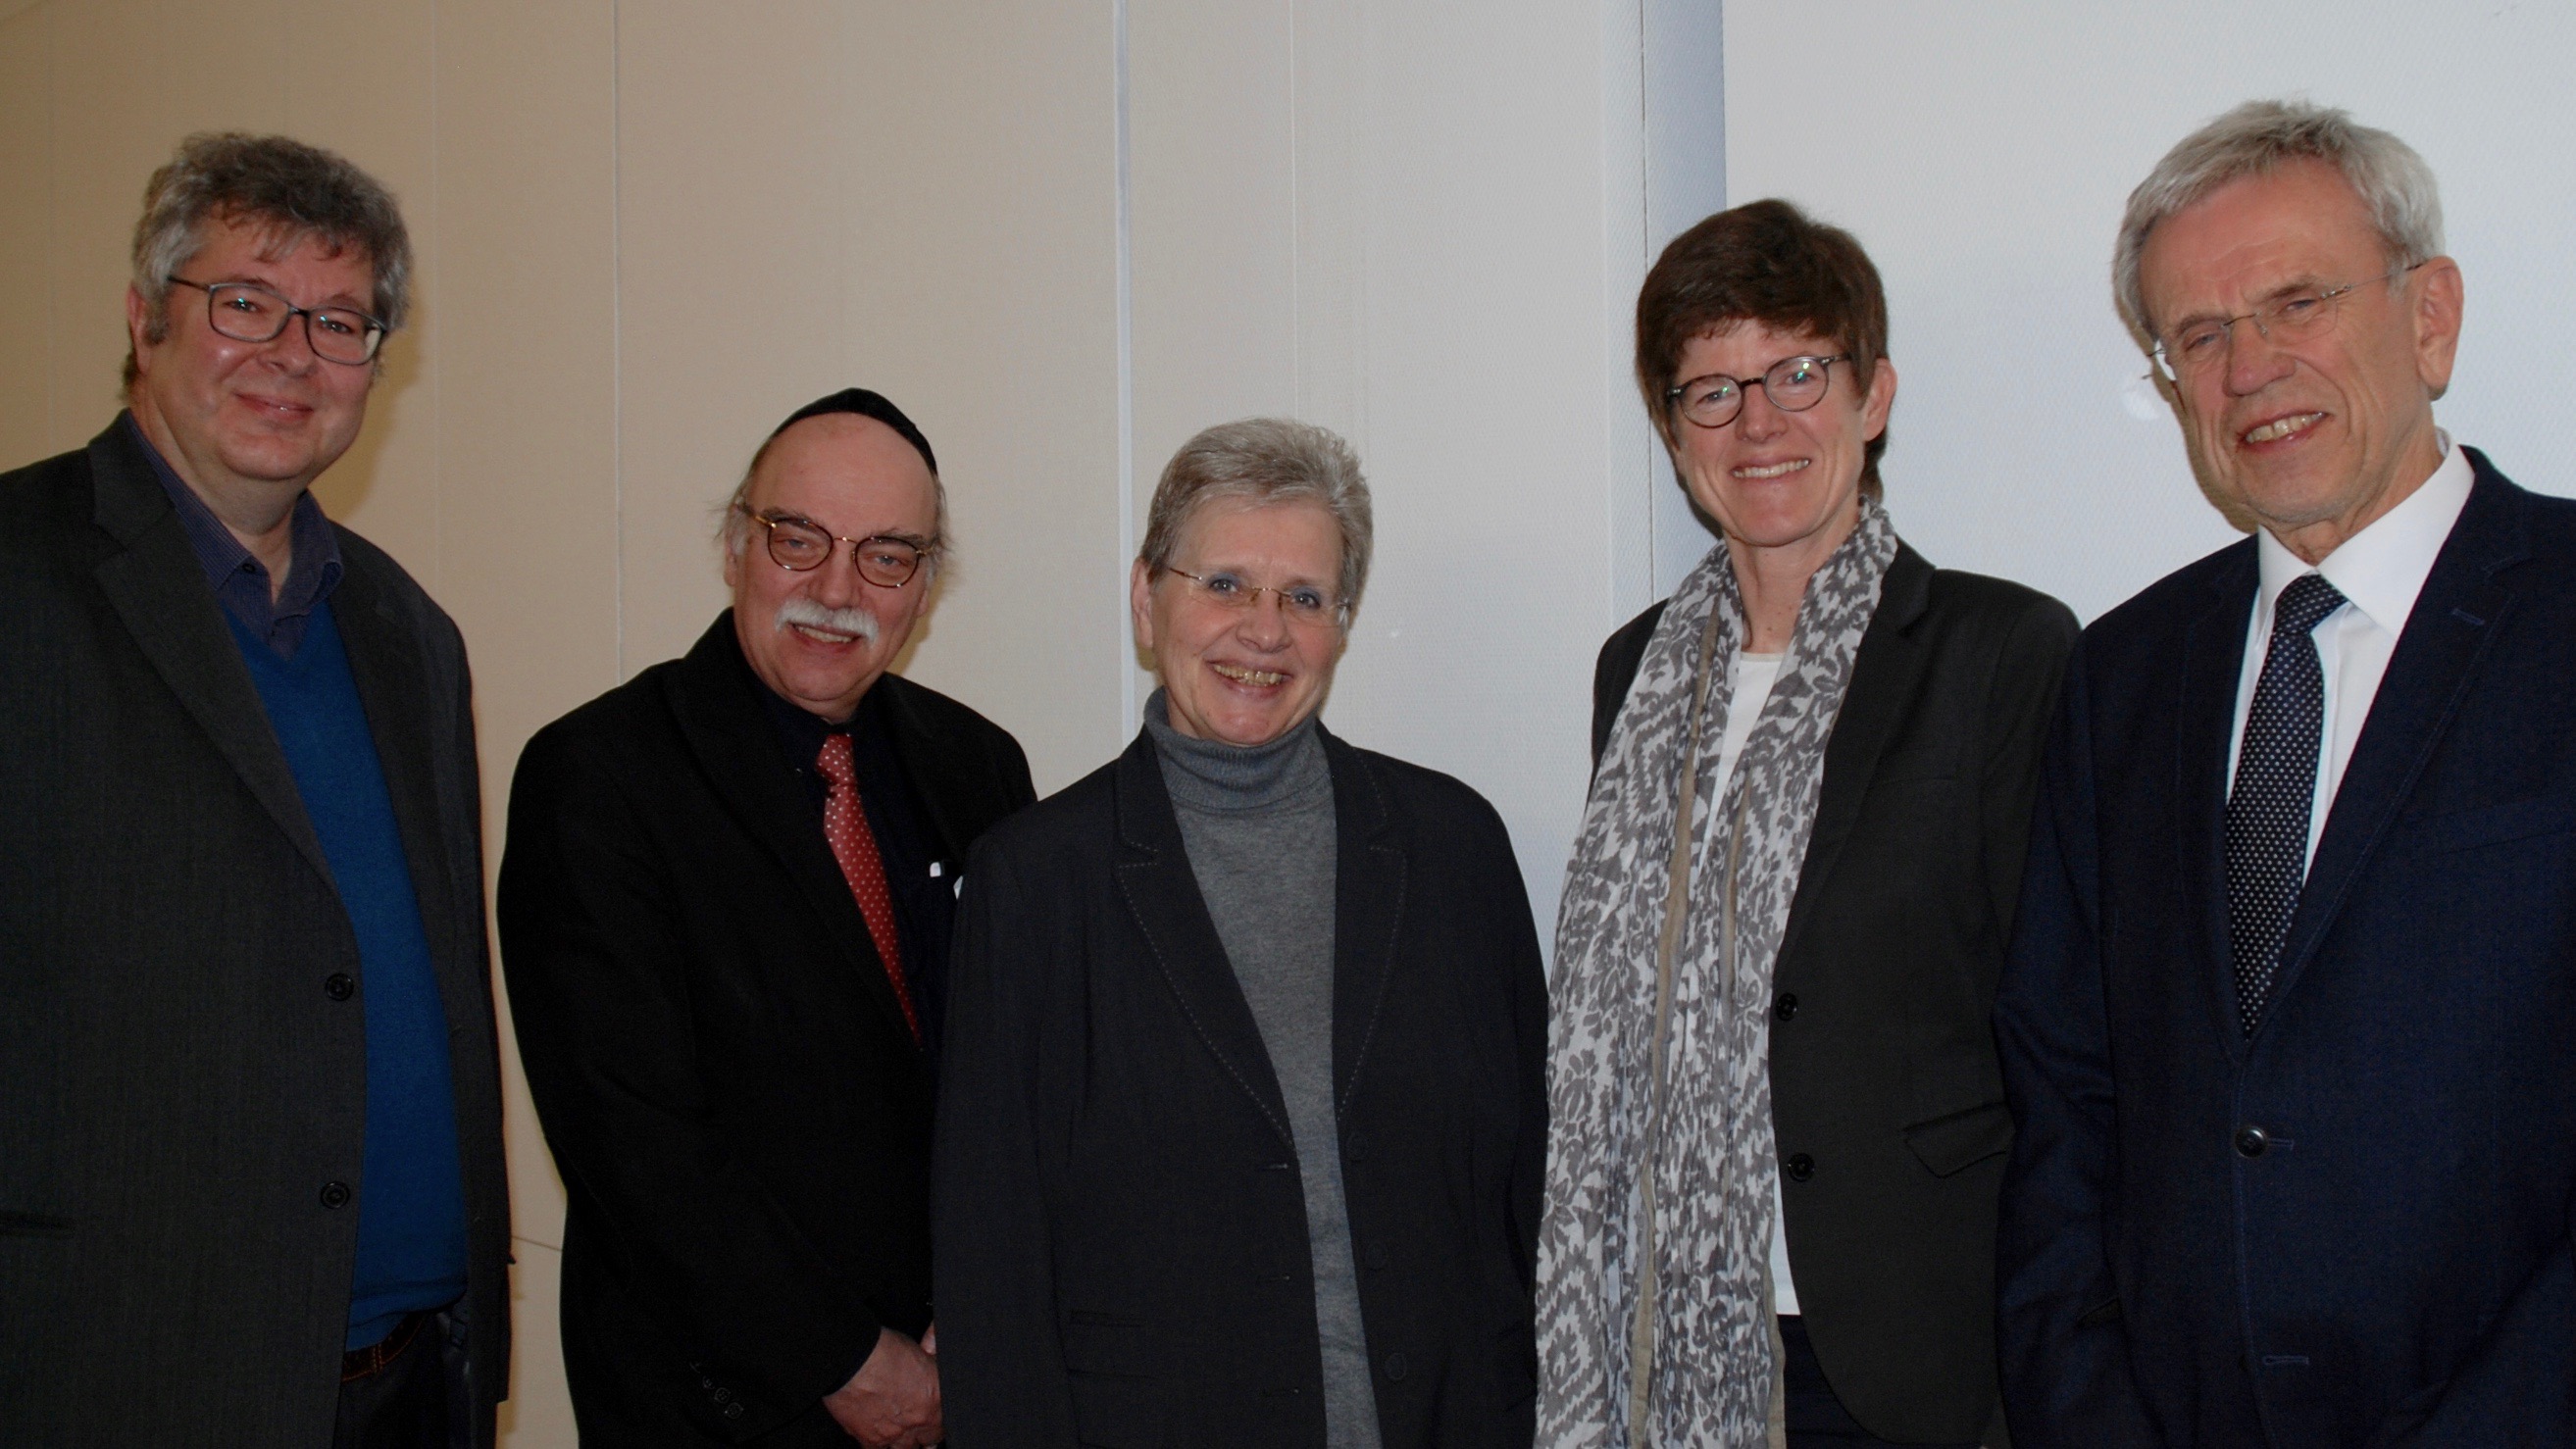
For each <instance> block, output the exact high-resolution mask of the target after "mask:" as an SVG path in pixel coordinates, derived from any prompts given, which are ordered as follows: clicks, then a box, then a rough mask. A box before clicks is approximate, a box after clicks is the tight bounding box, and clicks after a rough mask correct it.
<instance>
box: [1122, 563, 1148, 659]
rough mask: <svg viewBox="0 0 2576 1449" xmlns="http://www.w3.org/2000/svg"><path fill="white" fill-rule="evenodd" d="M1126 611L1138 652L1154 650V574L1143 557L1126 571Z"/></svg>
mask: <svg viewBox="0 0 2576 1449" xmlns="http://www.w3.org/2000/svg"><path fill="white" fill-rule="evenodd" d="M1127 612H1128V615H1129V618H1130V621H1131V622H1132V624H1133V625H1134V628H1135V633H1136V648H1137V650H1138V652H1140V653H1144V654H1151V653H1153V652H1154V576H1153V574H1152V572H1151V571H1149V570H1148V569H1147V568H1146V567H1145V561H1144V560H1143V559H1138V560H1136V565H1135V567H1134V568H1132V569H1129V570H1128V572H1127Z"/></svg>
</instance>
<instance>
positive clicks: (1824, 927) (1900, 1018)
mask: <svg viewBox="0 0 2576 1449" xmlns="http://www.w3.org/2000/svg"><path fill="white" fill-rule="evenodd" d="M1663 607H1664V606H1663V605H1662V604H1657V605H1656V606H1654V607H1653V608H1651V609H1649V610H1647V611H1646V612H1645V613H1644V614H1642V615H1640V616H1638V617H1637V618H1636V619H1635V620H1633V621H1631V622H1630V623H1629V624H1628V625H1627V626H1626V627H1625V628H1622V629H1621V630H1620V631H1619V632H1618V633H1616V634H1613V635H1611V636H1610V642H1609V643H1607V644H1605V645H1603V646H1602V649H1601V660H1600V664H1599V667H1598V668H1597V669H1596V671H1595V673H1594V677H1593V711H1592V750H1593V758H1594V759H1595V761H1598V760H1599V758H1600V754H1601V750H1602V748H1603V747H1604V746H1605V745H1606V744H1607V743H1608V742H1609V738H1610V728H1611V725H1612V723H1613V721H1615V720H1616V719H1617V717H1618V711H1619V707H1620V704H1621V702H1622V701H1624V700H1625V699H1626V698H1627V694H1628V685H1629V683H1630V681H1632V680H1633V679H1634V678H1635V677H1636V673H1637V665H1638V662H1639V661H1640V660H1641V659H1643V658H1644V656H1645V652H1646V642H1647V640H1648V639H1649V638H1650V637H1651V636H1652V635H1653V633H1654V629H1655V624H1656V621H1657V620H1658V619H1660V618H1661V617H1662V614H1663ZM2074 638H2075V616H2074V615H2072V614H2070V613H2068V612H2067V611H2066V606H2065V605H2063V604H2060V603H2058V602H2057V601H2056V600H2054V599H2052V598H2049V597H2048V596H2047V595H2045V594H2039V593H2034V592H2032V591H2031V590H2029V589H2026V588H2023V587H2021V586H2020V585H2018V584H2010V583H2005V582H2003V581H2002V580H2000V579H1989V578H1981V577H1979V576H1977V575H1975V574H1965V573H1956V572H1953V571H1951V570H1948V569H1935V568H1933V567H1932V566H1931V565H1930V564H1928V563H1926V562H1924V561H1923V556H1922V555H1921V554H1918V553H1916V552H1915V551H1914V550H1913V549H1911V548H1907V547H1903V546H1899V548H1898V549H1897V553H1896V560H1895V562H1893V563H1892V564H1890V565H1889V566H1888V571H1887V579H1886V582H1885V584H1884V585H1883V586H1882V587H1881V589H1880V592H1879V602H1878V612H1877V613H1875V614H1873V615H1871V617H1870V621H1869V629H1868V631H1867V632H1866V633H1864V634H1863V635H1862V636H1861V643H1860V652H1859V654H1858V656H1857V657H1856V658H1855V659H1854V660H1853V661H1852V677H1851V685H1850V687H1849V689H1848V690H1847V691H1846V692H1845V693H1844V696H1843V705H1842V713H1841V715H1840V716H1839V717H1838V718H1837V719H1836V721H1835V724H1834V733H1833V737H1832V738H1831V740H1829V741H1828V742H1827V743H1826V746H1825V778H1824V788H1823V793H1822V796H1821V798H1820V799H1819V801H1818V803H1817V807H1816V830H1815V834H1814V835H1813V836H1812V837H1810V839H1809V840H1808V843H1807V858H1806V861H1805V864H1804V865H1803V866H1802V867H1801V868H1800V870H1799V873H1798V891H1797V895H1796V896H1795V897H1794V898H1793V899H1792V902H1791V904H1790V907H1789V925H1788V929H1787V931H1786V933H1785V934H1784V935H1783V936H1782V938H1781V945H1780V955H1779V958H1778V961H1777V963H1776V964H1775V965H1774V967H1773V968H1772V970H1773V986H1772V990H1773V1006H1772V1013H1771V1115H1772V1133H1773V1136H1774V1137H1775V1138H1776V1139H1777V1141H1778V1144H1779V1152H1780V1159H1781V1162H1782V1163H1783V1164H1784V1166H1785V1167H1787V1168H1788V1170H1787V1171H1785V1172H1784V1173H1783V1176H1782V1180H1781V1184H1780V1186H1781V1199H1782V1203H1783V1206H1784V1207H1785V1209H1786V1211H1787V1214H1788V1232H1789V1267H1790V1271H1791V1272H1792V1273H1793V1274H1794V1275H1796V1278H1797V1284H1798V1308H1799V1312H1800V1316H1801V1317H1802V1318H1803V1319H1804V1320H1805V1322H1806V1326H1807V1332H1808V1336H1809V1337H1810V1338H1811V1339H1812V1340H1813V1341H1814V1344H1815V1349H1816V1357H1817V1359H1818V1360H1819V1361H1820V1362H1821V1363H1822V1364H1823V1365H1824V1369H1825V1375H1826V1377H1827V1378H1828V1379H1830V1380H1831V1381H1832V1383H1833V1387H1834V1392H1835V1395H1836V1396H1837V1397H1838V1398H1840V1399H1841V1400H1842V1401H1843V1404H1844V1406H1845V1407H1846V1408H1848V1409H1849V1410H1850V1411H1851V1414H1852V1417H1853V1418H1855V1419H1858V1420H1859V1421H1860V1422H1861V1424H1862V1425H1863V1426H1865V1427H1866V1428H1868V1429H1869V1430H1870V1432H1872V1433H1874V1434H1877V1435H1879V1436H1881V1437H1882V1438H1889V1439H1898V1440H1916V1441H1926V1442H1939V1443H1958V1442H1961V1441H1965V1440H1971V1439H1977V1438H1979V1437H1980V1435H1981V1434H1983V1435H1985V1436H1986V1437H1985V1440H1984V1442H1986V1443H1989V1444H1999V1443H2001V1442H2002V1441H2001V1439H2000V1437H1999V1436H1996V1435H1994V1434H1993V1433H1992V1430H1993V1428H1994V1427H1995V1419H1996V1416H1997V1408H1996V1399H1995V1364H1994V1350H1993V1342H1994V1338H1993V1305H1994V1275H1993V1268H1994V1254H1993V1245H1994V1234H1995V1195H1996V1189H1997V1184H1998V1182H1999V1181H2000V1180H2001V1177H2002V1173H2003V1154H2004V1151H2005V1149H2006V1147H2007V1146H2008V1145H2009V1144H2010V1142H2011V1141H2012V1124H2011V1121H2010V1120H2009V1119H2008V1118H2007V1117H2006V1116H2005V1113H2004V1106H2003V1085H2002V1082H2001V1079H2000V1078H1999V1077H1998V1075H1997V1073H1996V1068H1995V1049H1994V1039H1993V1037H1992V1035H1991V1034H1990V1033H1989V1032H1988V1030H1987V1011H1988V1009H1989V1006H1990V1004H1991V1003H1992V1001H1993V999H1994V990H1995V976H1996V973H1997V972H1998V971H1999V970H2001V968H2002V965H2003V954H2004V944H2005V942H2006V941H2007V940H2008V939H2010V934H2011V926H2012V918H2013V906H2014V897H2015V895H2016V894H2017V892H2018V891H2019V889H2020V885H2021V868H2022V858H2023V854H2024V844H2025V840H2026V838H2027V832H2028V829H2029V822H2030V806H2031V795H2032V792H2033V790H2034V789H2035V787H2036V783H2037V779H2038V773H2039V750H2040V742H2041V740H2042V738H2043V737H2044V736H2045V734H2046V731H2047V724H2048V719H2049V711H2050V708H2051V706H2052V705H2053V704H2054V703H2055V701H2056V698H2057V688H2058V681H2059V677H2060V675H2061V673H2062V670H2063V667H2064V662H2065V658H2066V651H2067V649H2068V647H2069V646H2070V645H2071V644H2072V643H2073V642H2074ZM1801 1157H1803V1158H1805V1159H1806V1161H1805V1163H1804V1164H1803V1165H1804V1166H1806V1167H1807V1169H1808V1173H1809V1175H1808V1176H1806V1177H1805V1178H1804V1179H1803V1180H1802V1179H1801V1178H1800V1177H1799V1176H1798V1174H1797V1171H1796V1167H1797V1166H1799V1165H1801V1164H1798V1163H1797V1162H1796V1161H1795V1160H1796V1159H1798V1158H1801Z"/></svg>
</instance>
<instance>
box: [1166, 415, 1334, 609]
mask: <svg viewBox="0 0 2576 1449" xmlns="http://www.w3.org/2000/svg"><path fill="white" fill-rule="evenodd" d="M1226 498H1240V499H1245V500H1248V501H1251V502H1254V503H1313V504H1318V505H1320V506H1321V507H1322V508H1323V510H1324V511H1325V512H1326V513H1328V514H1330V515H1332V519H1333V526H1334V527H1335V528H1336V529H1338V530H1340V532H1341V536H1342V577H1341V581H1340V589H1341V602H1342V608H1343V616H1342V617H1343V621H1344V622H1345V623H1347V622H1348V621H1349V618H1350V615H1351V614H1352V613H1354V612H1356V611H1357V610H1358V609H1359V605H1360V591H1361V590H1362V589H1364V588H1366V587H1367V586H1368V569H1369V550H1370V548H1371V546H1372V544H1373V542H1374V540H1375V538H1376V527H1377V525H1376V521H1375V516H1374V515H1373V514H1372V513H1371V511H1370V508H1369V488H1368V479H1366V478H1364V477H1362V476H1361V475H1360V459H1359V454H1357V453H1354V452H1352V451H1351V445H1350V444H1348V443H1346V442H1344V441H1342V438H1341V435H1340V434H1338V433H1335V432H1333V431H1332V430H1331V429H1329V428H1319V427H1317V426H1315V425H1314V424H1313V423H1301V422H1298V421H1296V420H1295V419H1293V418H1241V419H1238V420H1236V421H1234V422H1230V423H1219V424H1217V425H1216V426H1215V427H1212V428H1208V429H1205V430H1203V431H1202V432H1200V433H1199V435H1198V436H1197V437H1194V438H1192V439H1190V440H1189V441H1188V442H1186V443H1183V444H1181V448H1180V451H1179V452H1177V453H1174V454H1173V455H1172V461H1170V462H1169V463H1166V464H1164V465H1163V479H1162V481H1161V482H1160V483H1157V484H1155V485H1154V502H1153V506H1152V507H1151V508H1150V509H1148V510H1147V512H1146V515H1145V542H1144V545H1143V546H1142V547H1140V548H1139V549H1137V551H1136V561H1137V562H1138V563H1141V564H1143V565H1144V566H1145V571H1146V572H1147V573H1148V574H1149V575H1159V574H1161V573H1162V572H1163V571H1165V570H1166V569H1169V568H1170V567H1171V566H1172V554H1173V553H1174V551H1176V550H1177V549H1179V547H1180V545H1181V530H1182V528H1183V527H1184V526H1185V525H1187V524H1188V523H1189V521H1190V519H1191V518H1192V517H1193V516H1194V515H1196V514H1197V512H1198V510H1199V509H1200V508H1201V507H1203V506H1205V505H1206V504H1209V503H1213V502H1216V501H1218V500H1220V499H1226Z"/></svg>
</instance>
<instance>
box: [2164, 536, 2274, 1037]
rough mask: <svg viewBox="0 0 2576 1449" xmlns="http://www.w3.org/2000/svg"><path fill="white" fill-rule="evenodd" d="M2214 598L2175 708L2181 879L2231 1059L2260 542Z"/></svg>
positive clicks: (2232, 565) (2195, 635) (2187, 641)
mask: <svg viewBox="0 0 2576 1449" xmlns="http://www.w3.org/2000/svg"><path fill="white" fill-rule="evenodd" d="M2209 582H2210V592H2209V595H2208V600H2207V602H2206V603H2205V604H2204V605H2203V606H2202V608H2201V610H2200V612H2199V613H2197V614H2195V615H2194V616H2193V617H2192V618H2191V620H2190V621H2189V622H2188V623H2186V624H2185V625H2184V626H2183V642H2182V668H2181V669H2180V671H2179V674H2180V678H2179V680H2178V684H2179V687H2180V691H2181V698H2180V700H2179V701H2178V702H2177V704H2176V706H2175V710H2174V776H2173V792H2172V793H2173V809H2174V830H2173V837H2174V847H2175V850H2176V851H2177V852H2178V854H2177V857H2176V860H2175V878H2176V879H2177V880H2178V881H2179V882H2180V883H2181V887H2182V890H2181V895H2182V920H2181V922H2180V923H2179V927H2178V928H2179V930H2180V931H2181V932H2182V933H2183V937H2184V939H2185V940H2190V939H2193V938H2195V937H2196V938H2197V939H2199V940H2200V941H2201V942H2202V943H2203V950H2204V952H2205V955H2204V957H2203V959H2202V960H2201V962H2200V963H2199V971H2198V973H2197V974H2198V975H2199V976H2200V978H2201V989H2202V991H2203V993H2204V995H2205V996H2206V998H2207V1000H2208V1003H2209V1013H2210V1019H2209V1024H2210V1029H2211V1030H2212V1031H2213V1032H2215V1033H2217V1038H2218V1046H2219V1050H2220V1051H2222V1052H2224V1053H2225V1054H2226V1055H2227V1058H2228V1060H2230V1061H2237V1060H2240V1059H2242V1058H2243V1056H2244V1055H2245V1033H2244V1032H2243V1031H2242V1030H2240V1029H2238V1026H2237V1014H2236V971H2235V950H2234V948H2233V947H2232V946H2231V945H2230V944H2229V942H2228V936H2227V751H2228V746H2229V745H2230V744H2231V743H2232V742H2233V741H2234V738H2235V733H2236V678H2237V675H2238V674H2239V673H2240V672H2241V671H2242V670H2243V669H2244V667H2245V627H2246V620H2247V619H2249V618H2251V617H2252V615H2253V610H2254V594H2255V591H2256V589H2257V588H2258V587H2259V584H2260V575H2259V571H2258V570H2257V568H2256V565H2255V560H2254V541H2253V540H2252V539H2247V540H2246V541H2245V542H2243V543H2241V544H2238V545H2236V546H2235V547H2234V548H2233V549H2231V550H2229V551H2228V555H2227V557H2226V558H2225V559H2224V560H2223V561H2222V563H2221V566H2220V568H2219V570H2218V571H2217V572H2216V573H2215V574H2214V575H2213V576H2212V578H2211V579H2210V581H2209Z"/></svg>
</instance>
